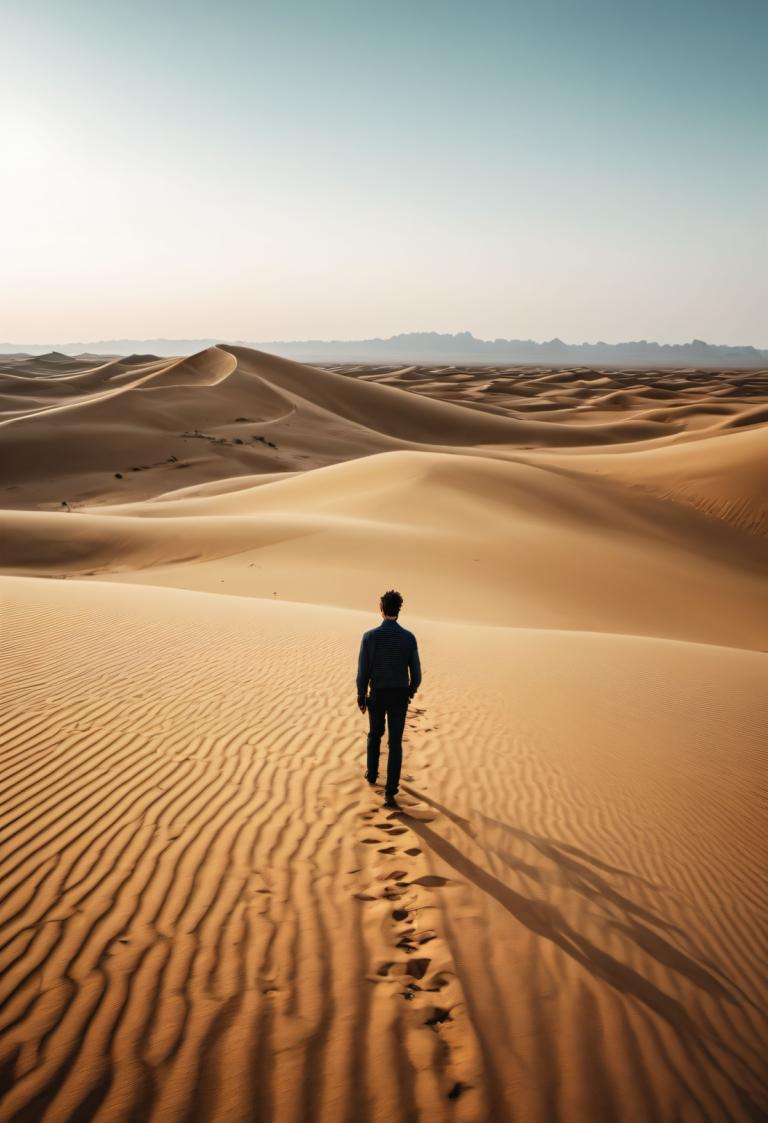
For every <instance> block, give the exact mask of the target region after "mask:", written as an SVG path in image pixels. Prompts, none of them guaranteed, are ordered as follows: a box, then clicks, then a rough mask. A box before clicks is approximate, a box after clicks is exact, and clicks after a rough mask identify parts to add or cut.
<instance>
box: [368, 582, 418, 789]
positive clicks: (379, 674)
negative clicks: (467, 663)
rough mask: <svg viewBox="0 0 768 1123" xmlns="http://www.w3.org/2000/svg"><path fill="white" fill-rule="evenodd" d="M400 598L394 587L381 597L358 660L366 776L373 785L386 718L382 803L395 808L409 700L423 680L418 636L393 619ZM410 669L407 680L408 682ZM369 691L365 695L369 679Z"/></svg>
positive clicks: (398, 606) (400, 602)
mask: <svg viewBox="0 0 768 1123" xmlns="http://www.w3.org/2000/svg"><path fill="white" fill-rule="evenodd" d="M402 604H403V598H402V597H401V596H400V594H399V593H398V592H396V590H395V589H390V590H389V591H388V592H386V593H384V595H383V596H382V598H381V600H380V601H379V608H380V609H381V615H382V616H383V617H384V619H383V620H382V622H381V624H379V626H378V628H371V630H370V631H368V632H366V633H365V634H364V635H363V639H362V642H361V644H360V655H359V657H358V660H357V704H358V706H359V707H360V712H361V713H365V711H366V707H367V709H368V722H369V732H368V770H367V772H366V773H365V778H366V780H367V781H368V783H369V784H375V783H376V779H377V777H378V774H379V748H380V745H381V738H382V736H383V733H384V722H385V720H386V724H387V726H388V728H389V758H388V760H387V783H386V788H385V797H386V798H385V800H384V806H385V807H397V806H398V804H397V800H396V799H395V796H396V794H397V789H398V786H399V784H400V767H401V764H402V760H403V743H402V741H403V730H404V729H405V715H406V713H407V711H408V702H409V700H410V699H411V698H413V696H414V694H415V693H416V691H417V690H418V689H419V686H420V685H421V664H420V663H419V650H418V647H417V645H416V636H415V635H414V634H413V632H409V631H407V630H406V629H405V628H403V627H401V626H400V624H398V622H397V617H398V616H399V614H400V609H401V607H402ZM409 673H410V681H409ZM369 682H370V684H371V692H370V694H369V695H368V697H367V698H366V696H365V692H366V689H367V688H368V683H369Z"/></svg>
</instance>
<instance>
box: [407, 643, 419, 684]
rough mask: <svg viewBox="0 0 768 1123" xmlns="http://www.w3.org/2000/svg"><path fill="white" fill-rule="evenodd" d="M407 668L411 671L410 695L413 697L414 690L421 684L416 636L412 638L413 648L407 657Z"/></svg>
mask: <svg viewBox="0 0 768 1123" xmlns="http://www.w3.org/2000/svg"><path fill="white" fill-rule="evenodd" d="M408 669H409V671H410V672H411V685H410V688H409V690H410V695H411V698H413V696H414V694H415V693H416V691H417V690H418V689H419V687H420V686H421V662H420V660H419V645H418V644H417V642H416V637H415V636H414V639H413V649H412V651H411V655H410V658H409V659H408Z"/></svg>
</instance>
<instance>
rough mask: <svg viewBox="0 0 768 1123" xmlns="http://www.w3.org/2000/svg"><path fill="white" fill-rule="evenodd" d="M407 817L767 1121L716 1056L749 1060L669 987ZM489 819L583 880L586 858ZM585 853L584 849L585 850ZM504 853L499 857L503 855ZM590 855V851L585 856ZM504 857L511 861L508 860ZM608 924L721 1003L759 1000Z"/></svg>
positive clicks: (664, 945) (628, 923) (663, 944)
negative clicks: (637, 1005)
mask: <svg viewBox="0 0 768 1123" xmlns="http://www.w3.org/2000/svg"><path fill="white" fill-rule="evenodd" d="M403 787H404V790H406V791H408V792H409V793H410V794H412V795H414V796H415V797H417V798H419V799H421V800H424V801H425V802H427V803H429V804H430V805H431V806H432V807H434V808H435V809H436V810H438V811H440V812H441V813H442V814H444V815H445V816H446V817H447V818H448V819H450V820H451V822H453V823H455V824H456V825H457V826H458V827H459V828H460V829H461V830H462V831H463V832H464V833H465V834H466V835H467V836H468V837H469V838H471V839H472V840H473V841H475V842H476V843H477V844H478V845H480V846H484V843H483V842H482V841H480V840H479V839H478V836H477V833H476V831H475V830H474V828H473V826H472V824H471V823H470V822H469V821H468V820H466V819H463V818H461V817H460V816H458V815H456V814H454V813H453V812H451V811H449V810H448V809H447V808H446V807H444V806H443V805H442V804H440V803H438V802H437V801H435V800H433V799H430V798H429V797H428V796H425V795H424V794H423V793H421V792H418V791H416V790H415V789H413V788H410V787H409V786H407V785H404V786H403ZM405 817H406V819H407V822H408V826H409V828H410V829H411V830H412V831H413V832H414V834H416V835H418V836H419V838H420V839H421V840H422V842H423V843H424V845H425V846H427V847H429V848H430V849H431V850H432V852H433V853H434V854H436V855H437V856H438V857H440V858H442V860H443V861H445V862H447V863H448V864H449V865H450V866H451V867H452V868H453V869H454V870H456V872H457V873H459V874H461V875H462V876H463V877H464V878H466V879H467V880H468V881H471V882H472V883H473V884H474V885H475V886H476V887H477V888H478V889H479V890H481V892H483V893H487V894H488V896H490V897H493V899H494V900H496V901H497V902H498V903H499V904H500V905H502V907H503V908H504V909H506V911H507V912H508V913H510V914H511V915H512V916H514V917H515V919H516V920H518V921H519V922H520V923H521V924H523V925H525V927H526V928H527V929H528V930H529V931H530V932H533V933H534V934H535V935H536V936H540V937H542V938H543V939H545V940H549V941H551V942H552V943H553V944H556V945H557V946H558V947H559V948H561V949H562V950H563V951H564V952H565V953H566V954H567V955H569V956H570V957H571V958H572V959H574V960H575V961H576V962H577V963H579V964H581V966H582V967H584V968H585V969H586V970H587V971H589V973H590V974H591V975H592V976H593V978H595V979H599V980H601V981H602V982H604V983H607V984H608V985H609V986H610V987H612V988H613V989H614V990H617V991H619V992H620V993H621V994H623V995H626V996H629V997H630V998H634V999H636V1000H637V1001H639V1002H641V1003H642V1004H643V1005H644V1006H646V1007H647V1008H648V1009H649V1010H651V1011H652V1012H653V1013H654V1014H656V1015H658V1016H659V1017H661V1018H663V1019H664V1020H665V1021H666V1022H667V1023H668V1024H669V1025H671V1026H672V1027H673V1028H674V1030H675V1031H676V1032H677V1033H678V1034H679V1035H680V1036H681V1038H682V1039H683V1040H684V1042H685V1045H686V1048H689V1049H696V1050H698V1051H699V1052H700V1053H701V1054H702V1055H703V1057H704V1058H705V1060H706V1061H707V1062H708V1064H710V1065H711V1066H712V1068H713V1069H714V1070H715V1071H716V1072H717V1073H718V1074H719V1075H720V1076H721V1077H722V1078H723V1079H724V1080H726V1081H727V1082H728V1084H729V1085H730V1087H731V1088H732V1089H733V1091H734V1092H735V1093H736V1095H738V1097H739V1099H740V1101H741V1104H742V1107H743V1109H744V1111H745V1112H746V1113H747V1115H748V1116H749V1118H751V1119H754V1120H764V1119H765V1117H766V1116H765V1112H764V1109H763V1108H761V1107H760V1106H759V1105H758V1103H757V1102H756V1101H755V1100H754V1099H753V1098H752V1095H751V1093H750V1092H749V1091H748V1089H747V1088H745V1087H744V1086H743V1085H742V1084H740V1083H739V1082H738V1081H737V1080H736V1079H735V1077H734V1076H733V1074H732V1073H731V1072H729V1071H728V1070H727V1069H726V1068H725V1067H724V1065H723V1063H722V1062H721V1061H720V1060H719V1058H718V1056H717V1055H716V1054H717V1053H720V1054H723V1055H725V1056H726V1057H727V1058H729V1059H730V1060H732V1061H733V1062H734V1064H735V1065H737V1066H743V1065H744V1061H743V1058H742V1057H740V1056H739V1055H738V1054H737V1053H735V1052H734V1051H733V1050H732V1049H731V1048H730V1047H729V1045H728V1044H727V1043H726V1042H724V1041H723V1040H722V1039H721V1038H720V1037H719V1036H715V1035H714V1034H713V1033H712V1031H711V1030H710V1029H708V1028H707V1027H704V1026H701V1025H699V1024H697V1022H696V1021H695V1020H694V1018H693V1017H692V1016H691V1014H690V1013H689V1011H688V1009H687V1008H686V1006H684V1005H683V1003H682V1002H681V1001H679V1000H678V999H677V998H673V997H672V996H671V995H669V994H667V993H665V991H663V990H661V988H660V987H658V986H657V985H656V984H655V983H653V982H651V981H650V980H649V979H647V978H645V977H644V976H643V975H642V974H641V973H640V972H639V971H637V970H635V968H634V967H631V966H629V964H627V963H624V962H622V961H621V960H619V959H616V958H615V956H613V955H610V954H609V953H608V952H606V951H604V950H603V949H602V948H600V947H599V946H598V945H597V944H595V943H594V942H593V941H592V940H590V939H588V938H587V937H586V936H585V935H583V934H582V933H581V932H579V931H577V929H575V928H574V927H573V926H572V925H571V924H570V923H569V922H568V921H567V920H566V918H565V916H564V915H563V913H562V911H561V910H560V909H559V908H558V907H557V906H556V905H553V904H552V903H551V902H549V901H543V900H535V899H534V898H532V897H527V896H525V895H524V894H522V893H519V892H517V891H516V890H515V889H512V888H511V887H510V886H508V885H507V884H505V882H503V881H501V880H500V879H499V878H497V877H496V876H494V875H493V874H492V873H490V872H489V871H488V870H486V869H483V867H482V866H480V865H478V864H477V862H475V861H473V860H472V859H471V858H470V857H468V856H467V855H466V854H465V853H463V852H462V851H461V850H460V849H459V848H458V847H456V846H454V845H453V843H451V842H449V841H448V840H447V839H446V838H444V837H442V835H440V834H438V832H437V831H435V830H434V829H433V828H432V827H430V826H428V825H427V824H426V823H424V822H421V821H419V820H418V819H415V818H410V817H408V816H407V813H406V816H405ZM488 822H490V823H493V824H494V825H495V826H498V827H501V828H502V829H504V830H506V831H508V832H509V833H511V834H514V835H516V836H517V837H519V838H521V839H523V840H524V841H526V842H528V843H530V844H531V845H533V846H534V847H535V848H536V849H538V850H539V851H540V852H541V853H543V854H546V856H547V857H549V858H551V859H552V860H554V861H556V862H557V863H558V865H560V866H561V868H563V869H564V870H565V871H566V873H570V874H571V875H573V873H574V866H577V867H578V876H579V878H584V877H585V872H586V867H585V866H583V865H581V864H580V863H575V862H574V860H573V859H572V858H569V857H568V856H567V855H565V854H563V853H562V851H561V850H560V849H559V848H558V847H557V844H555V843H553V842H552V841H551V840H548V839H545V838H539V837H537V836H536V835H532V834H530V833H529V832H526V831H521V830H517V829H516V828H513V827H508V826H506V825H505V824H500V823H499V824H497V823H496V822H495V820H488ZM580 853H582V854H583V852H580ZM499 856H500V857H501V855H499ZM584 857H587V856H586V855H584ZM502 860H503V861H505V859H504V858H503V857H502ZM588 860H589V861H590V862H591V861H592V859H591V858H589V859H588ZM563 863H564V864H563ZM506 864H508V865H512V867H513V868H515V864H514V863H509V862H506ZM520 872H525V870H521V871H520ZM590 873H591V871H590ZM621 873H622V876H634V875H631V874H629V875H628V874H626V873H625V872H624V871H621ZM537 880H539V881H540V880H541V879H540V878H538V879H537ZM598 886H600V888H598ZM572 887H573V888H576V889H577V890H578V891H581V892H583V891H584V888H585V886H584V884H583V883H581V884H579V883H577V884H573V885H572ZM586 888H587V889H588V895H589V896H591V897H593V898H597V897H598V896H599V894H600V893H602V894H603V896H604V897H605V898H606V899H607V900H609V901H610V902H611V903H612V904H614V905H618V906H619V907H621V908H623V909H624V910H625V911H626V912H628V913H634V914H635V915H644V916H645V917H647V918H648V919H649V920H650V921H651V922H652V923H653V924H655V925H656V926H657V927H662V928H665V929H667V930H672V931H675V932H680V929H677V928H675V927H674V926H673V925H669V924H667V923H665V922H664V921H663V920H661V919H660V918H658V917H653V916H652V915H651V914H650V913H648V912H647V911H646V910H643V909H641V908H639V907H638V906H637V905H635V904H634V903H633V902H631V901H629V900H628V899H627V898H624V897H622V896H620V895H619V894H616V893H615V892H614V891H613V890H610V887H608V886H606V884H605V882H601V879H599V878H597V877H596V875H591V876H590V877H588V878H587V880H586ZM606 889H609V890H610V892H609V893H606ZM606 924H607V925H609V926H611V927H613V928H614V929H615V930H618V931H620V932H622V933H623V934H624V935H625V936H626V937H628V938H629V939H631V940H632V941H633V942H634V943H635V944H636V946H637V948H638V949H639V950H640V951H641V952H642V953H644V954H646V955H650V956H652V957H653V958H654V959H655V960H656V962H657V963H659V964H660V965H661V966H662V967H664V968H666V969H668V970H670V971H673V972H675V973H677V974H678V975H681V976H683V978H684V979H685V980H687V981H688V982H691V983H693V984H694V985H695V986H697V987H699V988H701V989H702V990H704V991H705V992H706V993H707V994H708V995H710V996H711V997H712V998H713V999H715V1000H716V1001H719V1002H727V1003H730V1004H738V1002H739V999H738V998H737V997H736V996H735V993H734V992H736V993H738V994H739V995H740V997H741V998H742V999H745V1000H746V1001H747V1002H748V1003H749V1004H750V1005H754V1004H753V1003H752V1002H751V1001H750V1000H749V999H748V998H747V997H746V996H744V995H741V992H739V989H738V987H736V986H735V984H732V983H731V982H730V980H728V986H726V985H725V984H724V983H722V982H721V981H720V980H719V979H717V978H716V977H715V976H714V974H712V973H711V972H710V971H708V970H706V969H705V968H704V967H702V966H701V964H700V963H698V962H697V961H696V960H695V959H693V958H691V957H690V956H688V955H686V954H685V953H684V952H682V951H680V950H679V949H678V948H676V947H674V945H673V944H671V943H669V941H667V940H665V939H664V937H663V936H660V935H659V934H658V933H656V932H653V931H651V930H650V929H649V928H646V927H645V926H644V925H641V924H640V923H639V922H638V921H637V920H636V919H634V917H632V916H630V917H628V918H627V919H626V920H625V921H624V922H617V921H616V920H615V919H613V918H611V917H606ZM759 1072H760V1069H759V1060H758V1068H757V1069H756V1071H754V1072H751V1071H750V1072H749V1076H750V1077H751V1079H752V1080H754V1081H755V1083H756V1084H757V1085H758V1086H759V1085H760V1084H761V1077H760V1075H759Z"/></svg>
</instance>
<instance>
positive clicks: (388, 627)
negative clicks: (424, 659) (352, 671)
mask: <svg viewBox="0 0 768 1123" xmlns="http://www.w3.org/2000/svg"><path fill="white" fill-rule="evenodd" d="M409 671H410V681H409V678H408V672H409ZM369 682H370V684H371V690H372V691H375V690H376V687H386V686H400V687H408V688H409V689H410V692H411V694H412V695H413V694H415V693H416V691H417V690H418V688H419V686H420V684H421V664H420V662H419V649H418V647H417V645H416V636H415V635H414V634H413V632H409V631H408V630H407V628H402V627H401V626H400V624H398V622H397V620H382V622H381V624H379V626H378V628H371V630H370V631H368V632H365V634H364V635H363V638H362V641H361V643H360V655H359V657H358V660H357V700H358V702H359V703H362V702H363V701H364V700H365V692H366V690H367V688H368V683H369Z"/></svg>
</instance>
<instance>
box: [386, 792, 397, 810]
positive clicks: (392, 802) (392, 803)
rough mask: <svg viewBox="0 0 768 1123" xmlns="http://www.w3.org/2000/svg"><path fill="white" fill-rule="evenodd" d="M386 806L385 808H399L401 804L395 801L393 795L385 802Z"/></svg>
mask: <svg viewBox="0 0 768 1123" xmlns="http://www.w3.org/2000/svg"><path fill="white" fill-rule="evenodd" d="M384 806H385V807H396V808H399V807H400V804H399V803H398V802H397V800H396V799H395V797H394V796H393V795H388V796H387V797H386V798H385V800H384Z"/></svg>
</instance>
